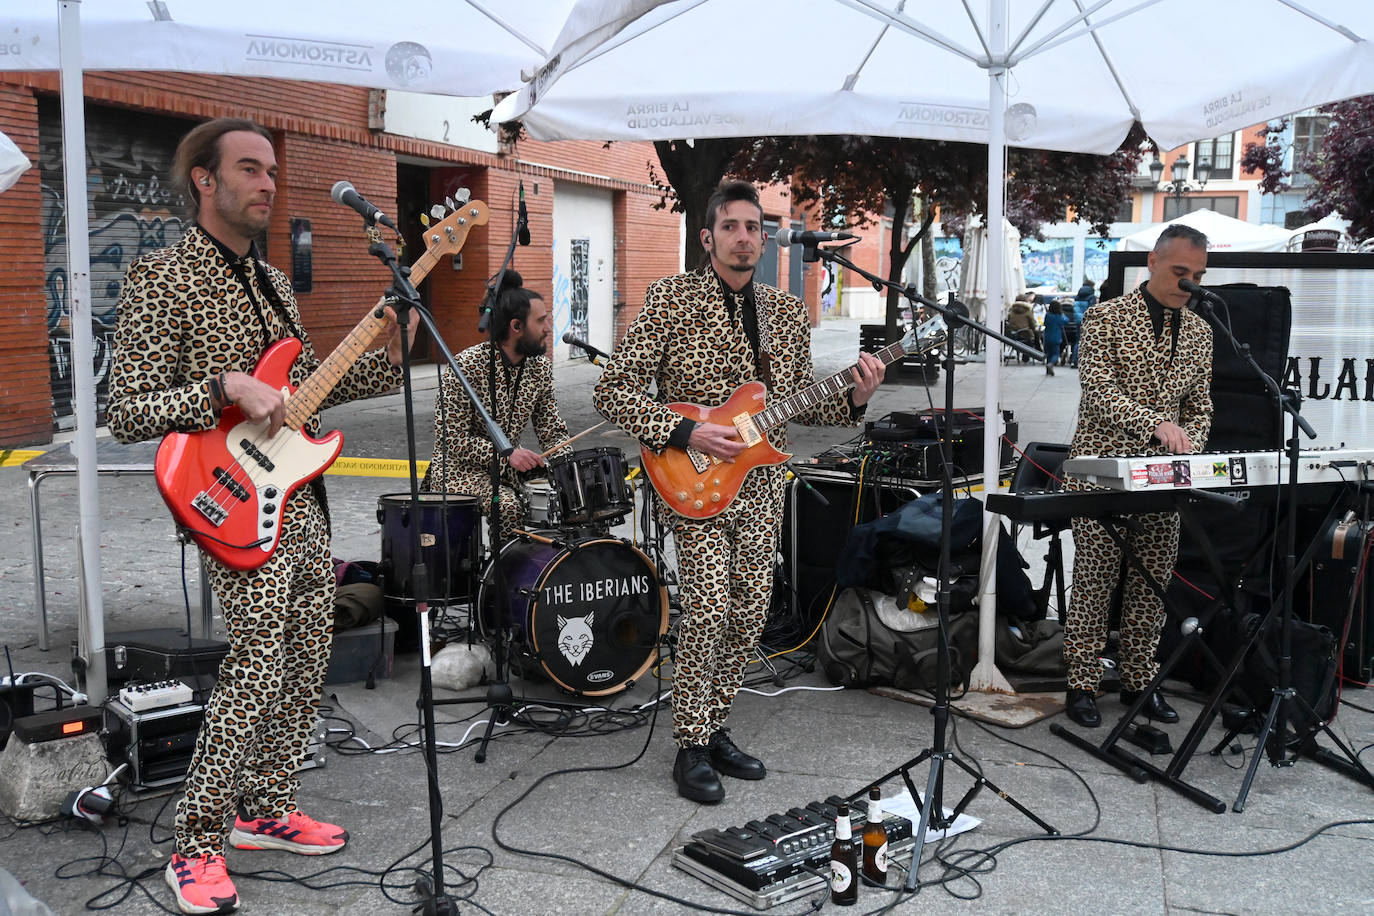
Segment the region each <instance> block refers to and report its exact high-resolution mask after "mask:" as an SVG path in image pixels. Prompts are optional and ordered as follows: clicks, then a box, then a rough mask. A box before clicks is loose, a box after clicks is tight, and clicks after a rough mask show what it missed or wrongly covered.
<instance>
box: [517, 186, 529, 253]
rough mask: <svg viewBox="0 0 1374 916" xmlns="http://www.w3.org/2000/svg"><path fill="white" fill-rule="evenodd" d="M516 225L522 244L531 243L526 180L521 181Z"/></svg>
mask: <svg viewBox="0 0 1374 916" xmlns="http://www.w3.org/2000/svg"><path fill="white" fill-rule="evenodd" d="M515 225H516V227H517V228H518V231H519V235H518V239H519V242H520V244H521V245H528V244H529V243H530V211H529V210H526V209H525V182H524V179H521V181H520V212H519V213H518V214H517V216H516V218H515Z"/></svg>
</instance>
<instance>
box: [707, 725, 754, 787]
mask: <svg viewBox="0 0 1374 916" xmlns="http://www.w3.org/2000/svg"><path fill="white" fill-rule="evenodd" d="M706 746H707V747H709V748H710V749H711V763H712V764H713V765H714V766H715V768H716V770H717V771H718V772H721V773H724V774H725V775H726V776H733V777H735V778H736V779H762V778H763V777H765V776H767V775H768V771H767V770H766V769H764V767H763V761H762V760H760V759H759V758H757V757H751V756H750V755H748V754H746V753H744V751H742V750H740V749H739V748H737V747H735V742H733V741H731V740H730V729H728V728H718V729H716V730H715V731H714V732H712V733H711V738H710V740H709V741H708V742H707V743H706Z"/></svg>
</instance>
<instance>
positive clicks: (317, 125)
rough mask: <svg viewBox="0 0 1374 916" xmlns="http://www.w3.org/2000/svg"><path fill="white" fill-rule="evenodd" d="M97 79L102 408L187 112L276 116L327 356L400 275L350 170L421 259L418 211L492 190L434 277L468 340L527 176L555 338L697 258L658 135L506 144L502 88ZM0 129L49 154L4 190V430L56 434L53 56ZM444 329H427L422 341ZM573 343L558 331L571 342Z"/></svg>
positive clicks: (59, 197) (792, 274)
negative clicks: (387, 262)
mask: <svg viewBox="0 0 1374 916" xmlns="http://www.w3.org/2000/svg"><path fill="white" fill-rule="evenodd" d="M85 91H86V130H87V155H86V163H87V168H86V175H85V181H86V183H87V190H88V194H89V199H90V203H89V218H90V248H91V297H92V303H91V304H92V309H91V311H92V323H93V327H92V329H91V330H92V333H93V336H94V339H95V351H96V352H95V366H94V371H95V376H96V381H97V401H98V405H99V411H100V413H101V417H102V418H103V409H104V399H105V383H106V379H107V376H108V370H109V361H110V357H111V352H110V346H111V341H112V338H113V331H114V324H115V313H116V305H117V303H118V299H119V290H120V286H121V283H122V279H123V276H124V271H125V269H126V268H127V267H128V264H129V262H130V261H131V260H132V259H134V258H136V257H138V256H139V255H140V254H143V253H146V252H148V251H151V250H153V249H156V248H160V247H163V246H165V245H170V244H174V243H175V242H176V241H177V240H178V239H179V238H180V237H181V234H182V233H183V231H184V230H185V228H186V222H185V216H184V209H183V204H184V202H183V200H182V199H181V196H180V192H179V191H178V190H177V189H176V188H175V187H173V185H172V182H171V160H172V153H173V151H174V149H175V147H176V144H177V142H178V141H179V139H180V138H181V136H182V135H183V134H184V133H185V132H186V131H187V130H189V129H190V128H191V127H193V126H195V124H197V123H199V122H201V121H204V120H207V119H210V118H214V117H220V116H226V115H228V116H236V117H248V118H252V119H253V120H255V121H257V122H258V123H260V124H262V125H263V126H264V127H266V128H267V129H268V130H269V131H271V133H272V135H273V138H274V145H275V147H276V154H277V158H278V160H279V162H280V163H281V173H280V177H279V181H278V189H277V200H276V205H275V207H274V210H273V216H272V224H271V226H270V228H269V229H268V232H267V234H266V239H265V245H266V251H265V254H266V257H267V259H268V260H269V261H270V262H271V263H272V264H274V265H275V266H277V267H279V268H281V269H282V270H283V271H285V272H286V273H287V274H288V275H289V276H291V278H292V282H293V284H294V286H295V287H296V290H297V293H296V295H297V299H298V301H299V302H300V305H301V311H302V316H303V318H304V321H305V325H306V329H307V331H308V332H309V334H310V336H311V339H312V342H313V344H314V347H315V350H316V352H317V353H318V354H319V355H320V356H321V357H323V356H324V355H325V354H327V353H329V352H330V351H331V350H332V349H333V348H334V346H335V345H336V344H338V342H339V341H340V340H342V339H343V337H344V336H345V335H346V334H347V333H348V332H349V330H351V329H352V328H353V326H354V325H355V324H356V323H357V322H358V320H360V319H361V318H362V316H363V314H364V313H365V312H366V310H367V309H368V308H369V307H370V306H371V305H373V304H374V303H375V302H376V301H377V299H378V297H379V296H381V295H382V293H383V292H384V291H385V289H386V287H387V286H388V285H389V278H390V274H389V273H388V272H387V270H386V269H385V268H384V267H383V266H382V265H381V264H380V262H378V261H377V260H376V259H374V258H373V257H372V256H370V255H369V254H368V250H367V249H368V242H367V239H366V238H365V237H364V235H363V230H362V223H361V220H360V219H359V218H358V216H357V215H356V214H355V213H353V212H352V211H351V210H348V209H347V208H345V207H340V206H338V205H336V204H334V203H333V201H332V200H331V199H330V196H329V192H330V189H331V187H332V186H333V185H334V183H335V182H336V181H339V180H341V179H346V180H348V181H350V182H352V183H353V185H354V186H355V187H356V188H357V189H358V192H359V193H360V194H362V195H363V196H365V197H366V198H367V199H368V200H370V201H372V202H373V203H374V204H375V205H376V206H378V207H380V208H382V209H383V210H384V211H385V212H387V213H388V214H391V215H393V216H394V217H395V220H396V222H397V225H398V226H400V227H401V228H402V230H403V237H404V240H405V246H404V250H403V252H402V253H401V261H402V262H403V263H407V264H409V263H412V262H414V261H415V259H416V258H417V257H418V256H419V255H420V254H421V253H422V252H423V250H424V244H423V237H422V229H423V227H422V223H421V219H420V217H421V215H422V214H426V215H427V214H430V212H431V210H432V209H433V208H434V207H435V206H436V205H439V206H442V205H443V202H444V201H445V200H446V199H457V198H458V195H459V189H461V188H466V189H467V190H468V191H469V192H470V193H471V195H472V197H473V198H475V199H479V200H483V201H485V202H486V203H487V204H488V206H489V208H490V212H491V218H490V222H489V224H488V225H487V226H486V227H479V228H476V229H474V230H472V232H471V234H470V235H469V237H468V239H467V241H466V243H465V244H464V246H463V247H462V250H461V252H460V253H459V256H454V257H448V256H445V257H444V258H442V259H441V260H440V261H439V262H438V263H436V265H435V266H434V267H433V269H432V270H431V272H430V273H429V276H428V279H427V281H426V282H425V283H422V284H420V287H419V289H420V293H421V297H422V299H423V300H424V302H425V304H426V305H427V306H428V307H429V308H430V309H431V310H432V312H433V314H434V316H435V319H436V322H437V325H438V327H439V331H440V333H441V334H442V336H443V338H444V340H445V342H446V343H447V344H448V346H449V348H450V349H452V350H453V351H454V352H457V351H459V350H461V349H463V348H464V347H466V346H469V345H471V344H473V343H475V342H477V341H478V340H479V339H481V335H480V334H479V332H478V330H477V323H478V319H479V311H478V310H479V306H480V304H481V301H482V298H483V292H484V289H485V286H486V283H487V281H488V279H489V278H490V277H491V275H492V274H493V273H495V271H496V270H497V269H498V268H499V266H500V264H501V261H502V258H503V257H504V255H505V253H506V250H507V247H508V245H509V242H510V239H511V236H512V232H513V230H514V225H515V215H516V210H517V207H518V203H519V199H520V192H521V189H522V187H523V191H524V199H525V202H526V205H527V207H528V211H529V223H530V226H529V228H530V235H531V244H530V245H529V247H519V246H517V247H516V248H515V257H514V261H513V266H514V268H515V269H517V270H519V271H520V272H521V274H523V276H524V278H525V283H526V285H527V286H528V287H530V288H532V289H535V290H538V291H540V292H541V293H543V294H544V296H545V298H546V299H547V300H548V301H549V302H550V305H551V307H552V309H553V312H554V319H555V324H556V328H555V337H556V338H561V337H562V335H563V333H564V332H566V331H572V332H573V333H574V334H576V335H578V336H580V337H583V338H585V339H587V340H588V341H589V342H591V343H592V344H593V345H595V346H597V347H600V348H602V349H606V350H610V349H612V348H613V347H614V345H615V343H616V342H617V341H618V340H619V339H620V337H621V335H622V334H623V333H624V330H625V328H626V327H627V326H628V324H629V321H630V320H631V319H632V318H633V316H634V315H635V314H636V313H637V312H638V309H639V308H640V306H641V304H642V302H643V296H644V290H645V288H646V287H647V286H648V284H649V283H651V282H652V281H654V280H656V279H658V278H660V277H663V276H666V275H669V274H672V273H675V272H677V271H678V270H680V269H681V267H682V251H683V245H682V241H683V240H682V223H681V218H680V216H679V215H678V214H676V213H673V212H671V211H670V210H668V209H663V208H660V207H658V206H657V205H658V204H659V203H660V199H661V192H660V190H659V188H658V187H657V186H656V185H655V184H654V183H653V182H651V180H650V170H651V168H652V169H654V170H655V171H656V173H657V174H662V170H661V169H660V168H658V161H657V157H656V155H655V152H654V148H653V146H652V145H651V144H645V143H612V144H603V143H600V142H590V141H588V142H558V143H538V142H534V141H529V140H522V141H519V142H518V143H516V144H510V145H504V144H500V143H498V141H497V139H496V137H495V135H494V134H492V133H490V132H488V131H486V130H485V129H484V128H479V127H477V126H476V125H474V124H473V123H472V120H471V119H472V115H473V114H474V113H475V112H477V111H479V110H481V109H483V108H489V107H490V100H489V99H487V100H457V99H446V98H440V97H426V96H415V95H412V94H409V93H387V92H384V91H382V90H368V89H365V88H356V87H348V86H338V85H327V84H318V83H297V82H291V81H283V80H268V79H247V78H236V77H222V76H209V75H201V74H181V73H179V74H166V73H137V72H130V73H113V72H101V73H94V72H93V73H87V74H86V77H85ZM0 131H2V132H4V133H5V134H6V135H8V136H9V137H10V138H11V139H12V140H14V142H15V143H16V144H17V145H18V146H19V147H20V149H21V150H22V151H23V152H24V153H25V155H27V156H28V157H29V159H30V160H31V161H32V162H33V163H34V168H32V169H30V170H29V171H28V172H26V173H25V174H24V175H23V177H22V178H21V179H20V181H19V182H18V184H16V185H15V187H13V188H11V189H10V190H9V191H7V192H6V193H5V203H6V205H7V207H6V212H7V214H8V217H9V218H8V220H7V221H6V225H5V227H4V228H3V229H0V297H3V301H5V302H6V303H7V304H9V305H10V313H11V315H12V316H13V320H12V321H11V322H10V325H9V327H8V329H7V330H6V332H5V333H3V334H0V354H2V355H3V358H0V395H3V401H0V403H3V406H2V407H0V446H5V445H24V444H41V443H45V442H49V441H51V440H52V437H53V435H54V433H55V432H56V431H60V430H62V429H64V428H68V427H70V426H71V425H72V424H73V420H72V396H71V388H72V385H71V380H72V371H71V334H72V328H71V322H70V309H69V304H68V301H67V295H66V280H67V276H66V274H67V263H66V259H67V251H66V241H65V223H64V213H65V211H64V207H65V196H64V194H63V175H62V141H61V109H60V106H59V103H58V97H57V76H56V74H53V73H3V74H0ZM764 209H765V218H766V219H767V220H768V222H769V225H770V226H777V225H779V224H793V225H797V223H796V222H795V221H794V219H793V217H794V214H793V212H792V208H791V205H790V196H789V194H788V193H787V189H786V188H770V189H768V190H767V191H766V193H765V195H764ZM442 216H443V213H442V212H437V213H436V216H435V217H432V218H431V219H437V218H442ZM784 221H786V222H784ZM388 241H391V239H388ZM768 248H769V251H768V256H767V261H766V262H765V264H763V265H761V276H762V277H763V279H765V280H766V281H768V282H775V283H777V284H778V285H780V286H782V287H783V288H787V289H792V290H795V291H797V292H798V293H799V294H803V295H805V293H806V292H807V290H808V288H809V289H810V295H807V296H806V298H807V301H808V302H810V303H811V304H812V309H813V316H814V315H816V314H817V313H818V310H819V292H820V287H819V284H818V283H817V282H816V279H815V277H814V276H812V274H818V273H819V272H818V271H809V270H808V271H803V270H802V265H801V264H800V257H796V258H791V257H789V254H790V253H788V252H778V251H777V250H776V249H775V248H774V246H772V245H770V246H768ZM429 346H430V344H429V343H428V341H427V340H425V339H423V338H422V339H421V341H420V349H419V352H420V354H421V356H422V357H423V356H426V355H427V354H431V351H430V350H429ZM569 355H570V354H569V348H568V347H567V346H566V345H565V344H562V343H561V341H560V342H559V343H558V344H557V352H556V353H555V357H556V358H558V359H564V358H567V357H568V356H569ZM101 422H103V420H101Z"/></svg>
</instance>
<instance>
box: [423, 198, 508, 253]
mask: <svg viewBox="0 0 1374 916" xmlns="http://www.w3.org/2000/svg"><path fill="white" fill-rule="evenodd" d="M445 204H447V206H445ZM445 213H447V214H448V215H447V216H445ZM430 214H431V215H432V216H433V217H434V219H437V220H439V222H437V223H434V224H433V225H431V223H430V219H429V217H428V216H426V215H424V214H421V216H420V222H421V223H422V224H423V225H424V227H425V234H424V238H425V253H426V254H430V255H432V256H434V257H440V256H442V255H446V254H457V253H458V252H460V251H462V250H463V245H464V243H466V242H467V240H468V232H469V231H471V229H472V227H473V226H485V225H486V224H487V220H488V219H490V217H491V214H490V212H489V211H488V210H487V205H486V204H484V203H482V202H481V201H480V200H466V199H462V197H461V195H460V202H458V203H455V202H454V201H453V199H452V198H445V200H444V204H435V205H434V207H433V208H432V209H431V210H430Z"/></svg>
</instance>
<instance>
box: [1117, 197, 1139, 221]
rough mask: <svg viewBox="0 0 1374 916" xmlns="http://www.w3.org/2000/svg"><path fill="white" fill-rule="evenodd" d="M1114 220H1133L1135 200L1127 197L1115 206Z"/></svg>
mask: <svg viewBox="0 0 1374 916" xmlns="http://www.w3.org/2000/svg"><path fill="white" fill-rule="evenodd" d="M1116 221H1117V222H1118V223H1130V222H1134V221H1135V201H1134V200H1132V199H1131V198H1129V197H1127V198H1126V199H1125V200H1123V201H1122V202H1121V205H1120V206H1119V207H1117V208H1116Z"/></svg>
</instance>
